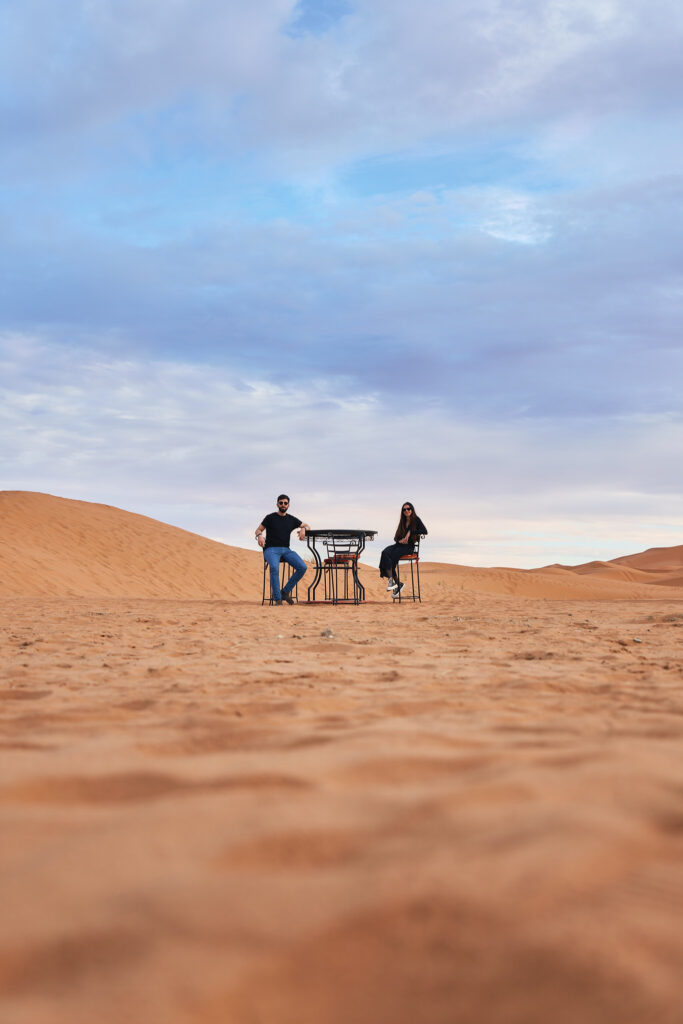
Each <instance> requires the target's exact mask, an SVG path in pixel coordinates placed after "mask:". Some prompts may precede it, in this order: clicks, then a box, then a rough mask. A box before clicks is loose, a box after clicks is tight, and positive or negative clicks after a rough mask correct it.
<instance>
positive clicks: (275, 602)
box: [273, 600, 282, 604]
mask: <svg viewBox="0 0 683 1024" xmlns="http://www.w3.org/2000/svg"><path fill="white" fill-rule="evenodd" d="M273 604H282V601H275V600H273Z"/></svg>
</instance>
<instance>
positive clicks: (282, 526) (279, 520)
mask: <svg viewBox="0 0 683 1024" xmlns="http://www.w3.org/2000/svg"><path fill="white" fill-rule="evenodd" d="M261 526H265V528H266V547H267V548H288V547H289V537H290V534H291V532H292V530H295V529H296V528H297V526H301V520H300V519H297V518H296V516H290V514H289V512H288V513H287V514H286V515H284V516H281V515H280V513H279V512H271V513H270V515H267V516H264V517H263V519H262V520H261Z"/></svg>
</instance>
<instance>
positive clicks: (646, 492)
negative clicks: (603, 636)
mask: <svg viewBox="0 0 683 1024" xmlns="http://www.w3.org/2000/svg"><path fill="white" fill-rule="evenodd" d="M0 372H1V373H2V380H3V381H4V386H3V388H2V389H1V391H0V400H1V404H0V409H1V410H2V411H1V412H0V436H1V443H2V449H3V451H4V453H5V456H4V467H3V479H4V486H5V487H6V488H7V489H21V490H42V491H48V492H51V493H56V494H60V495H63V496H66V497H72V498H80V499H84V500H93V501H103V502H106V503H110V504H114V505H118V506H122V507H125V508H128V509H129V510H131V511H135V512H142V513H145V514H148V515H152V516H154V517H156V518H161V519H164V520H166V521H170V522H172V523H174V524H175V525H178V526H182V527H184V528H186V529H190V530H194V531H196V532H199V533H204V534H208V535H210V536H214V537H217V538H219V539H223V540H225V541H227V542H228V543H233V544H238V545H242V546H248V545H249V543H250V536H251V530H252V529H253V527H254V525H255V521H258V520H259V518H260V517H261V516H263V514H264V513H265V512H266V511H267V510H268V509H269V508H270V506H271V505H272V503H273V500H274V496H275V495H276V494H277V493H278V492H279V491H281V490H286V491H287V492H288V493H291V494H292V496H293V497H295V498H296V504H297V507H298V508H299V509H300V510H301V512H302V513H304V514H305V516H306V518H307V520H308V521H309V522H313V521H315V522H325V523H328V524H329V523H330V522H332V521H333V522H334V523H345V524H347V525H348V523H350V522H354V523H359V524H361V525H363V526H365V527H367V528H378V529H380V530H381V532H382V536H381V538H380V543H387V542H389V540H390V538H391V534H392V533H393V529H394V526H395V524H394V522H393V520H394V517H395V514H396V510H397V509H398V507H399V504H400V502H401V501H403V500H405V498H406V497H407V496H409V497H410V499H411V500H413V501H414V502H415V504H416V507H417V508H418V511H420V514H421V515H422V516H423V518H424V519H425V521H426V522H427V525H428V527H429V529H430V548H429V550H430V557H432V558H441V559H444V560H449V561H456V562H470V563H472V562H474V563H477V562H478V563H483V564H501V563H505V562H507V563H508V564H509V563H510V562H516V564H518V565H528V566H531V565H539V564H542V563H543V562H547V561H569V562H571V561H572V560H573V561H581V560H584V556H585V558H586V559H587V558H589V557H608V556H615V555H618V554H621V553H625V552H628V551H630V550H634V549H635V548H636V547H638V546H647V544H648V541H649V542H650V543H652V544H659V543H661V544H665V543H671V544H673V543H676V542H677V540H678V533H679V531H680V529H681V527H683V518H682V517H681V498H682V497H683V495H682V494H681V489H680V484H679V482H678V481H677V480H676V479H674V478H673V477H672V474H671V466H672V465H674V464H675V463H676V460H677V456H678V453H679V452H680V447H681V444H682V443H683V421H682V420H681V419H680V418H679V419H674V418H672V417H668V418H666V419H664V418H661V417H649V418H639V419H635V420H634V419H632V418H628V419H619V418H616V419H614V420H612V421H610V422H605V421H602V422H593V421H587V422H586V423H584V424H583V425H582V428H581V430H580V431H578V430H576V429H573V430H569V431H563V430H562V429H561V428H560V427H559V426H558V424H556V423H555V424H554V423H551V422H548V423H541V424H534V423H531V422H529V421H526V420H519V421H516V422H510V423H508V424H506V425H501V424H496V423H487V422H485V421H482V420H481V419H480V420H476V419H467V418H465V417H463V416H459V415H458V414H457V413H449V412H447V411H446V410H444V409H439V408H432V409H424V408H423V409H422V410H420V409H418V410H414V411H411V413H410V415H406V414H405V412H404V411H403V410H402V409H401V408H400V407H393V408H392V407H391V406H390V407H387V406H386V405H385V404H383V403H382V402H381V401H380V400H379V398H378V397H377V396H376V395H373V394H364V395H358V396H356V397H348V396H346V397H343V396H340V395H339V394H338V390H337V388H336V386H335V384H334V382H330V381H326V380H322V379H321V380H309V381H306V382H303V383H301V384H300V385H298V386H293V385H289V386H276V385H273V384H272V383H271V382H269V381H267V380H264V379H262V378H259V377H257V376H254V377H252V378H251V379H244V378H240V377H238V376H237V375H235V374H231V373H229V372H228V371H226V370H225V369H223V368H221V367H217V366H206V365H197V364H195V365H193V364H190V363H184V364H179V363H168V362H161V361H156V362H152V361H149V360H145V361H143V360H138V361H135V360H130V359H129V360H125V361H123V360H118V361H117V360H112V359H104V358H103V357H102V356H101V354H99V353H97V352H95V351H91V352H87V351H85V352H84V350H83V349H73V350H65V349H54V348H51V347H50V346H49V345H46V344H44V343H43V342H42V341H41V340H40V339H36V338H34V339H31V338H25V337H20V336H14V337H8V338H4V339H3V341H2V344H1V345H0ZM577 552H579V553H580V555H579V557H577Z"/></svg>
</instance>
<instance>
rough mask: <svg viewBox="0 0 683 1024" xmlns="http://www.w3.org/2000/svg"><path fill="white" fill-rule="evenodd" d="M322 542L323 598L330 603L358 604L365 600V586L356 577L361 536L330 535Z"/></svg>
mask: <svg viewBox="0 0 683 1024" xmlns="http://www.w3.org/2000/svg"><path fill="white" fill-rule="evenodd" d="M324 543H325V547H326V548H327V558H324V559H323V577H324V582H325V600H326V601H331V602H332V604H360V603H361V601H364V600H365V588H364V586H363V584H362V583H361V582H360V580H359V579H358V556H359V555H360V548H361V538H360V537H330V539H329V540H326V541H325V542H324Z"/></svg>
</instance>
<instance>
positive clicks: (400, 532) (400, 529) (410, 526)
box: [394, 501, 419, 544]
mask: <svg viewBox="0 0 683 1024" xmlns="http://www.w3.org/2000/svg"><path fill="white" fill-rule="evenodd" d="M408 505H410V515H409V516H408V522H407V524H406V519H405V516H404V514H403V508H404V506H408ZM418 518H419V517H418V514H417V512H416V511H415V506H414V505H413V503H412V501H404V502H403V505H401V514H400V515H399V517H398V526H397V527H396V533H395V534H394V541H395V543H396V544H398V542H399V541H400V539H401V537H405V535H406V533H407V532H408V530H410V532H411V533H412V532H413V530H414V529H415V524H416V523H417V520H418Z"/></svg>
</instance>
